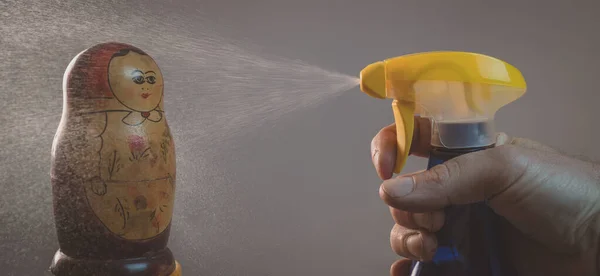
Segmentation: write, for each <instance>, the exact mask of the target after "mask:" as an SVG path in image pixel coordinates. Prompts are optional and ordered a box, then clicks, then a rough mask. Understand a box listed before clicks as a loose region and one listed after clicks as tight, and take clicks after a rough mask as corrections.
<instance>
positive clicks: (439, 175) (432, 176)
mask: <svg viewBox="0 0 600 276" xmlns="http://www.w3.org/2000/svg"><path fill="white" fill-rule="evenodd" d="M459 168H460V166H459V165H458V163H457V162H456V160H454V159H451V160H448V161H446V162H444V163H442V164H440V165H437V166H434V167H433V168H431V169H430V170H429V171H430V173H429V174H427V182H431V183H433V184H436V185H438V186H445V184H446V183H447V182H448V181H450V179H451V178H452V177H453V175H454V174H456V173H457V172H458V169H459Z"/></svg>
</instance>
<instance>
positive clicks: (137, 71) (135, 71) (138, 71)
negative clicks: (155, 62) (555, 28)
mask: <svg viewBox="0 0 600 276" xmlns="http://www.w3.org/2000/svg"><path fill="white" fill-rule="evenodd" d="M134 73H140V74H142V75H143V74H144V72H142V71H140V70H133V71H132V72H131V74H134Z"/></svg>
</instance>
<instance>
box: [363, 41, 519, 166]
mask: <svg viewBox="0 0 600 276" xmlns="http://www.w3.org/2000/svg"><path fill="white" fill-rule="evenodd" d="M526 87H527V85H526V83H525V79H524V78H523V75H522V74H521V72H520V71H519V70H518V69H517V68H515V67H514V66H512V65H510V64H508V63H506V62H504V61H502V60H499V59H497V58H494V57H490V56H486V55H482V54H477V53H468V52H427V53H418V54H411V55H406V56H400V57H396V58H391V59H387V60H385V61H380V62H375V63H373V64H370V65H368V66H367V67H365V68H364V69H363V70H362V71H361V72H360V89H361V90H362V91H363V92H364V93H366V94H368V95H369V96H372V97H375V98H380V99H383V98H392V99H394V101H393V104H392V108H393V111H394V118H395V121H396V131H397V140H398V141H397V142H398V153H397V160H396V167H395V170H394V172H396V173H399V172H400V171H401V170H402V168H403V167H404V164H405V162H406V159H407V158H408V154H409V152H410V146H411V142H412V137H413V128H414V116H415V115H416V113H417V112H418V113H419V114H418V115H420V116H422V117H428V118H430V119H431V120H432V121H433V122H434V126H433V128H434V129H432V135H437V137H433V136H432V141H434V138H435V141H437V142H438V143H440V145H441V146H444V147H448V148H460V147H469V146H473V147H476V146H482V145H483V144H485V143H490V142H491V140H490V139H491V138H493V137H491V136H492V134H491V133H484V135H483V136H484V137H483V138H482V139H479V140H467V139H460V137H458V138H457V134H456V133H452V136H451V137H450V135H449V134H448V135H447V136H446V137H444V135H446V134H444V133H442V132H441V131H437V126H436V124H444V123H446V124H448V123H457V122H466V121H478V120H479V121H491V120H492V119H493V117H494V114H495V113H496V111H497V110H498V109H500V108H501V107H502V106H504V105H506V104H508V103H510V102H512V101H514V100H516V99H517V98H519V97H521V96H522V95H523V94H524V93H525V91H526ZM486 135H487V136H489V137H487V136H486ZM488 138H489V139H488ZM460 140H464V141H460ZM432 143H433V142H432ZM487 145H489V144H487ZM487 145H486V146H487Z"/></svg>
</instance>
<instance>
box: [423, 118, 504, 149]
mask: <svg viewBox="0 0 600 276" xmlns="http://www.w3.org/2000/svg"><path fill="white" fill-rule="evenodd" d="M431 122H432V128H431V129H432V133H431V145H432V146H434V147H440V148H448V149H466V148H478V147H487V146H490V145H493V144H494V143H495V142H496V132H495V129H494V120H493V119H488V120H468V121H467V120H465V121H452V122H446V121H435V120H432V121H431Z"/></svg>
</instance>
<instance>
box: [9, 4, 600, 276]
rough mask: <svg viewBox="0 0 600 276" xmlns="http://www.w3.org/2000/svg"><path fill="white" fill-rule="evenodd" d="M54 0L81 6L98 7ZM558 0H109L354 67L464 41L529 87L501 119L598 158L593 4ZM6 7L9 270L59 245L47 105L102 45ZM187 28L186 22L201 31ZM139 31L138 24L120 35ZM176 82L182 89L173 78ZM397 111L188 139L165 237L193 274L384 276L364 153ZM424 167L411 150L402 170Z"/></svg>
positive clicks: (380, 229)
mask: <svg viewBox="0 0 600 276" xmlns="http://www.w3.org/2000/svg"><path fill="white" fill-rule="evenodd" d="M46 2H47V5H48V6H49V7H55V8H56V7H57V6H58V7H59V8H60V9H63V10H68V9H73V13H74V14H75V13H77V12H80V11H81V9H85V8H86V7H88V8H90V9H91V8H92V7H96V6H98V5H100V4H98V3H96V4H93V5H90V6H86V5H84V4H80V5H75V4H73V3H62V4H60V5H59V4H58V1H56V3H55V2H54V1H46ZM73 2H74V3H75V2H77V1H73ZM79 2H81V1H79ZM98 2H102V1H98ZM123 2H124V1H123ZM196 2H197V3H196ZM556 2H559V3H560V2H562V4H556V3H550V1H543V0H540V1H522V0H521V1H448V0H437V1H400V0H368V1H363V2H359V1H342V0H336V1H333V0H331V1H325V0H305V1H284V0H272V1H266V0H252V1H241V0H236V1H226V0H203V1H185V2H182V1H159V2H157V3H151V1H129V4H123V3H117V1H115V3H113V5H115V6H117V7H119V8H120V10H121V11H122V13H121V15H120V16H121V18H125V19H122V24H128V23H127V20H126V16H127V14H128V13H130V12H133V10H135V7H136V6H137V7H141V6H143V7H144V8H146V9H148V10H151V11H152V10H154V11H156V12H157V13H159V12H160V13H163V16H165V17H159V16H158V15H157V16H153V15H151V14H150V15H149V16H148V18H146V20H148V21H150V22H153V24H162V23H163V22H158V21H160V20H164V18H168V17H171V18H175V17H179V18H189V17H192V16H198V15H197V14H198V12H200V13H202V15H201V16H200V17H201V18H203V19H202V20H204V21H205V22H212V23H210V24H212V25H210V26H211V28H215V30H216V31H217V32H219V33H221V34H222V35H224V36H227V37H230V38H233V39H238V38H239V39H244V40H247V41H249V42H252V43H254V44H255V45H259V47H260V50H261V51H264V52H268V53H271V54H275V55H279V56H285V57H289V58H294V59H300V60H304V61H305V62H307V63H310V64H314V65H317V66H320V67H323V68H326V69H332V70H337V71H340V72H343V73H346V74H351V75H356V73H357V72H358V71H359V70H360V69H361V68H362V67H363V66H365V65H366V64H368V63H371V62H373V61H377V60H380V59H384V58H387V57H392V56H397V55H402V54H406V53H411V52H421V51H429V50H464V51H475V52H481V53H485V54H490V55H493V56H496V57H500V58H502V59H504V60H507V61H509V62H510V63H512V64H514V65H515V66H517V67H518V68H519V69H521V70H522V71H523V73H524V74H525V77H526V79H527V81H528V84H529V91H528V93H527V94H526V96H525V97H524V98H522V99H521V100H519V101H518V102H516V103H514V104H512V105H509V106H507V107H506V108H504V109H503V110H501V111H500V112H499V113H498V118H497V126H498V128H499V129H500V130H502V131H506V132H508V133H510V134H513V135H518V136H524V137H529V138H533V139H537V140H539V141H541V142H544V143H547V144H550V145H552V146H556V147H559V148H561V149H563V150H565V151H567V152H569V153H572V154H577V155H585V156H587V157H589V158H592V159H597V158H599V157H600V148H599V147H598V146H597V145H596V142H597V140H598V135H599V134H600V133H599V130H598V127H597V126H598V123H597V121H596V118H597V113H596V112H597V110H598V103H600V93H599V91H598V89H597V88H598V76H599V75H600V69H598V68H600V66H599V64H600V59H599V55H598V53H597V49H599V46H600V44H599V43H600V39H599V38H598V36H599V35H598V27H600V19H599V17H598V16H597V11H598V9H599V8H600V5H599V3H600V2H598V1H556ZM0 3H2V4H3V6H0V31H1V32H0V35H2V36H0V53H2V54H1V55H0V58H2V60H0V61H1V62H0V69H1V71H0V73H2V74H1V75H0V76H2V78H0V89H1V90H0V92H1V93H2V98H1V100H2V103H1V104H0V105H2V108H3V110H9V112H4V114H2V115H0V119H1V121H0V125H2V126H3V128H5V129H6V130H5V134H4V135H0V138H1V139H3V140H4V141H1V142H2V144H3V146H2V147H3V148H2V151H1V153H2V155H1V156H0V158H1V159H0V161H1V162H2V163H0V165H1V166H0V170H1V172H2V178H0V180H1V181H2V183H0V185H1V186H0V194H1V196H0V199H1V200H2V201H0V207H1V208H0V220H1V221H0V235H1V236H0V239H1V240H0V267H1V268H0V270H1V271H2V272H1V273H2V274H4V275H39V274H42V273H43V271H44V270H45V269H46V268H47V267H48V265H49V263H50V260H51V258H52V255H53V253H54V251H55V250H56V249H57V243H56V241H55V235H54V230H53V224H52V219H51V215H52V213H51V197H50V187H49V183H48V171H49V162H48V160H49V148H50V144H51V142H52V136H53V134H54V131H55V130H56V127H57V124H58V117H57V115H59V114H60V109H58V110H57V109H56V108H50V107H48V106H54V107H56V106H58V107H60V105H59V103H60V78H61V77H62V72H63V70H64V68H65V66H66V64H67V63H68V61H69V60H70V59H71V57H72V56H74V55H75V54H76V53H78V52H79V51H81V50H83V49H84V48H85V47H87V46H90V45H91V44H92V43H95V42H96V41H87V40H86V39H85V38H82V37H77V36H69V34H68V33H64V32H63V33H60V34H48V33H38V34H27V35H24V34H23V33H22V32H21V31H17V30H23V28H27V27H28V26H25V25H26V22H27V20H28V19H27V18H28V16H33V15H34V14H35V15H36V16H37V17H38V18H39V16H40V15H41V14H42V15H43V14H44V12H48V13H49V14H48V16H52V14H51V12H52V10H51V9H45V8H42V9H39V10H35V9H30V8H33V7H39V6H40V5H38V4H35V5H34V4H32V3H34V2H31V3H27V2H26V1H16V2H7V1H0ZM63 14H64V13H63ZM91 14H92V15H93V14H95V11H92V12H91ZM98 14H100V13H98ZM194 14H195V15H194ZM98 16H101V15H98ZM160 18H163V19H160ZM88 19H90V18H88ZM92 19H93V18H92ZM92 19H90V20H92ZM157 20H158V21H157ZM110 21H111V24H121V23H120V22H121V21H117V22H115V20H114V19H111V20H110ZM154 21H157V22H154ZM204 21H203V22H204ZM164 23H165V24H166V23H168V22H164ZM198 24H199V25H198V27H197V28H201V27H200V26H208V25H201V23H198ZM207 24H208V23H207ZM2 25H3V27H1V26H2ZM44 26H46V27H45V28H51V26H53V25H52V24H50V23H46V25H44ZM19 28H20V29H19ZM31 28H34V26H32V27H31ZM57 28H58V27H57ZM181 28H186V29H187V30H189V31H190V32H191V33H193V30H194V28H196V27H195V26H193V25H188V26H182V27H181ZM73 29H77V26H76V25H74V26H73ZM135 35H140V34H136V33H130V34H121V36H119V37H123V38H131V36H135ZM142 35H143V34H142ZM11 37H12V38H13V39H11ZM7 38H8V39H7ZM94 39H95V40H103V39H111V40H112V39H113V37H111V36H110V35H109V34H107V35H106V37H102V35H99V36H97V37H95V38H94ZM132 41H136V39H135V38H132ZM124 42H128V41H124ZM138 46H139V47H141V48H143V49H145V50H148V51H149V52H150V53H151V54H152V55H153V56H154V57H155V58H156V59H157V60H158V62H159V64H161V63H162V64H165V63H168V62H169V55H168V53H161V52H160V48H159V47H158V46H155V45H153V44H149V45H138ZM190 58H191V57H190ZM171 65H173V64H171ZM165 74H167V75H168V72H165ZM167 82H168V79H167ZM171 85H172V88H171V89H172V90H173V91H177V89H178V88H179V87H177V84H176V83H175V84H171ZM198 89H201V83H199V84H198ZM36 93H37V94H36ZM168 93H169V92H167V94H166V95H167V96H166V97H167V99H166V102H167V103H166V109H167V112H168V116H170V117H168V118H169V120H170V125H171V126H172V128H174V129H175V130H180V129H183V128H185V125H183V122H184V119H182V118H184V117H185V114H187V113H186V110H185V102H184V101H182V100H180V99H177V98H176V97H172V98H170V99H169V96H168V95H169V94H168ZM32 95H34V96H32ZM23 109H25V110H26V111H20V110H23ZM23 112H25V113H23ZM23 114H25V115H28V116H25V117H23ZM45 118H46V119H45ZM36 120H37V121H36ZM392 120H393V117H392V112H391V109H390V106H389V102H386V101H377V100H374V99H371V98H369V97H367V96H365V95H362V94H361V93H360V92H359V90H358V89H357V88H355V89H353V90H351V91H349V92H347V93H345V94H343V95H341V96H339V97H337V98H335V99H333V100H329V101H326V102H323V103H322V104H321V105H319V106H317V107H315V108H313V109H312V110H311V111H305V112H303V111H298V112H295V113H293V114H289V115H288V116H283V117H282V118H281V119H280V120H278V121H277V124H275V125H268V126H264V125H263V126H258V127H257V129H254V130H253V131H252V132H251V134H249V135H243V136H240V137H233V138H231V141H229V142H228V143H227V144H223V145H221V146H219V147H213V148H212V149H215V150H213V151H210V152H209V151H207V150H206V146H204V145H203V144H202V143H196V144H191V143H186V144H185V146H183V145H179V146H178V153H179V156H178V158H179V160H180V161H178V162H179V164H180V165H179V167H178V175H179V183H178V185H179V187H181V188H180V190H179V193H178V195H177V200H178V205H177V208H176V213H177V214H176V216H175V221H174V228H173V231H172V234H171V241H170V248H171V249H172V251H173V252H174V254H175V255H176V257H177V259H178V260H179V261H180V262H181V264H182V265H183V269H184V274H185V275H287V276H292V275H386V274H387V273H388V269H389V265H390V264H391V263H392V262H393V261H394V260H395V259H396V256H394V254H393V253H392V251H391V249H390V248H389V239H388V235H389V231H390V229H391V227H392V223H393V222H392V220H391V218H390V217H389V213H388V210H387V207H386V206H385V205H384V204H383V203H382V202H381V201H380V200H379V198H378V196H377V188H378V185H379V184H380V180H379V179H378V178H377V176H376V174H375V170H374V169H373V168H372V165H371V163H370V162H371V160H370V157H369V143H370V141H371V138H372V136H373V135H374V134H375V133H376V132H377V131H378V130H379V129H380V128H381V127H383V126H385V125H386V124H388V123H391V122H392ZM36 122H37V123H36ZM179 138H181V137H179ZM182 147H185V148H182ZM211 147H212V146H211ZM424 165H425V162H424V160H418V159H411V160H410V161H409V164H408V166H407V167H406V171H414V170H417V169H420V168H422V167H423V166H424Z"/></svg>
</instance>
